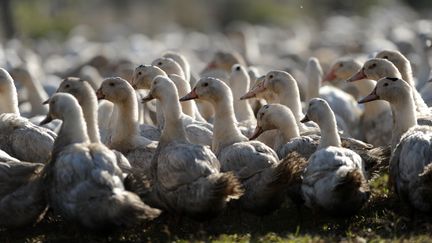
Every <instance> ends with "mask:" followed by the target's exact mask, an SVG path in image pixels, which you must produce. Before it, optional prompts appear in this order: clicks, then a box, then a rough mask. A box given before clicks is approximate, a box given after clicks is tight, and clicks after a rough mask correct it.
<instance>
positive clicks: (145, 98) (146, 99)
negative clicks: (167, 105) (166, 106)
mask: <svg viewBox="0 0 432 243" xmlns="http://www.w3.org/2000/svg"><path fill="white" fill-rule="evenodd" d="M152 99H154V97H153V95H152V94H150V93H149V94H148V95H147V96H146V97H144V98H142V99H141V103H146V102H149V101H150V100H152Z"/></svg>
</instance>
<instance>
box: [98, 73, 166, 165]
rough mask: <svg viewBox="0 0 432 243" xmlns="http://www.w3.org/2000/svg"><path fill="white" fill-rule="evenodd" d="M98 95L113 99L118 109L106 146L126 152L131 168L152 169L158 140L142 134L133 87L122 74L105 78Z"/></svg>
mask: <svg viewBox="0 0 432 243" xmlns="http://www.w3.org/2000/svg"><path fill="white" fill-rule="evenodd" d="M96 95H97V97H98V99H107V100H109V101H111V102H113V103H114V105H115V107H116V109H117V111H118V114H117V115H116V116H115V117H114V118H115V120H114V121H113V122H114V126H113V130H112V131H110V132H111V137H110V139H109V141H108V143H107V146H108V147H109V148H111V149H115V150H117V151H119V152H121V153H123V154H124V155H125V156H126V158H127V159H128V160H129V163H130V164H131V165H132V168H136V167H138V168H142V169H144V170H147V171H149V169H150V162H151V159H152V157H153V154H154V152H155V151H156V144H157V143H155V142H154V141H152V140H149V139H147V138H146V137H143V136H141V135H140V131H139V125H138V103H137V100H136V96H135V91H134V90H133V88H132V86H131V85H130V84H129V83H128V82H127V81H126V80H124V79H122V78H119V77H112V78H106V79H105V80H104V81H103V82H102V85H101V87H100V88H99V89H98V90H97V92H96Z"/></svg>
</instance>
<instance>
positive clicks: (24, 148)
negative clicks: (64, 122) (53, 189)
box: [0, 68, 56, 163]
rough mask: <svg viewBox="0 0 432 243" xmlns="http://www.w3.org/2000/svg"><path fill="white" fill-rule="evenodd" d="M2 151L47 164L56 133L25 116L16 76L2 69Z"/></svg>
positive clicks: (0, 112)
mask: <svg viewBox="0 0 432 243" xmlns="http://www.w3.org/2000/svg"><path fill="white" fill-rule="evenodd" d="M0 101H1V104H0V149H1V150H3V151H4V152H6V153H8V154H9V155H11V156H13V157H15V158H17V159H19V160H23V161H31V162H37V163H46V162H47V161H48V160H49V157H50V154H51V150H52V146H53V144H54V139H55V138H56V134H55V133H54V132H52V131H51V130H49V129H46V128H43V127H39V126H37V125H34V124H33V123H31V122H30V121H29V120H28V119H26V118H24V117H21V116H20V113H19V111H18V104H17V101H18V99H17V93H16V88H15V85H14V82H13V79H12V77H11V76H10V75H9V73H8V72H7V71H6V70H5V69H2V68H0Z"/></svg>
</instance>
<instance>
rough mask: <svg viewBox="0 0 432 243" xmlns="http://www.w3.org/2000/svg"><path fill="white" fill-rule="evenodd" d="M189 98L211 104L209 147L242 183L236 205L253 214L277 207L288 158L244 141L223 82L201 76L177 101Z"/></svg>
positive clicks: (285, 181) (280, 200) (228, 90)
mask: <svg viewBox="0 0 432 243" xmlns="http://www.w3.org/2000/svg"><path fill="white" fill-rule="evenodd" d="M190 99H202V100H205V101H207V102H210V103H211V104H212V106H213V107H214V110H215V120H214V129H213V141H212V146H211V148H212V151H213V152H214V154H215V155H216V157H217V158H218V159H219V161H220V163H221V171H222V172H229V171H232V172H234V174H235V175H236V176H237V177H238V178H239V179H240V181H241V182H242V185H243V188H244V194H243V196H242V197H241V198H240V199H239V200H238V204H237V205H239V206H240V207H241V208H242V209H244V210H247V211H249V212H252V213H254V214H257V215H265V214H268V213H270V212H272V211H274V210H275V209H277V208H278V207H279V206H280V205H281V203H282V202H283V200H284V196H283V195H284V193H283V191H284V190H285V187H286V185H287V184H288V181H289V178H290V177H289V175H290V172H289V171H288V166H287V164H288V163H289V161H282V162H281V163H280V161H279V159H278V157H277V154H276V152H275V151H273V149H271V148H270V147H268V146H266V145H265V144H263V143H261V142H259V141H248V138H247V137H246V136H244V135H243V134H242V133H241V131H240V129H239V128H238V127H237V126H236V123H237V121H236V118H235V115H234V105H233V95H232V92H231V89H230V88H229V87H228V86H227V85H226V84H225V83H224V82H223V81H221V80H219V79H216V78H212V77H206V78H201V79H200V80H198V82H197V84H196V85H195V87H194V88H193V89H192V91H191V92H190V93H189V94H187V95H186V96H184V97H182V98H180V101H185V100H190Z"/></svg>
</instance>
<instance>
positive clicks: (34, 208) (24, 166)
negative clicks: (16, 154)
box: [0, 156, 48, 228]
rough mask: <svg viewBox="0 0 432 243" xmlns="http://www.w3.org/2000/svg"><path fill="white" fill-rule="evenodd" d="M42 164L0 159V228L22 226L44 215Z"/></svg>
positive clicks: (45, 205) (45, 201)
mask: <svg viewBox="0 0 432 243" xmlns="http://www.w3.org/2000/svg"><path fill="white" fill-rule="evenodd" d="M2 157H3V156H2ZM44 166H45V165H44V164H41V163H29V162H22V161H19V160H16V159H13V160H8V161H3V160H2V162H0V185H1V186H0V217H1V218H2V220H1V222H0V227H5V228H19V227H24V226H28V225H32V224H35V223H37V222H39V221H40V220H41V219H42V218H43V217H44V215H45V212H46V211H47V208H48V203H47V199H46V197H45V186H46V185H45V184H44V181H43V170H44Z"/></svg>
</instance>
